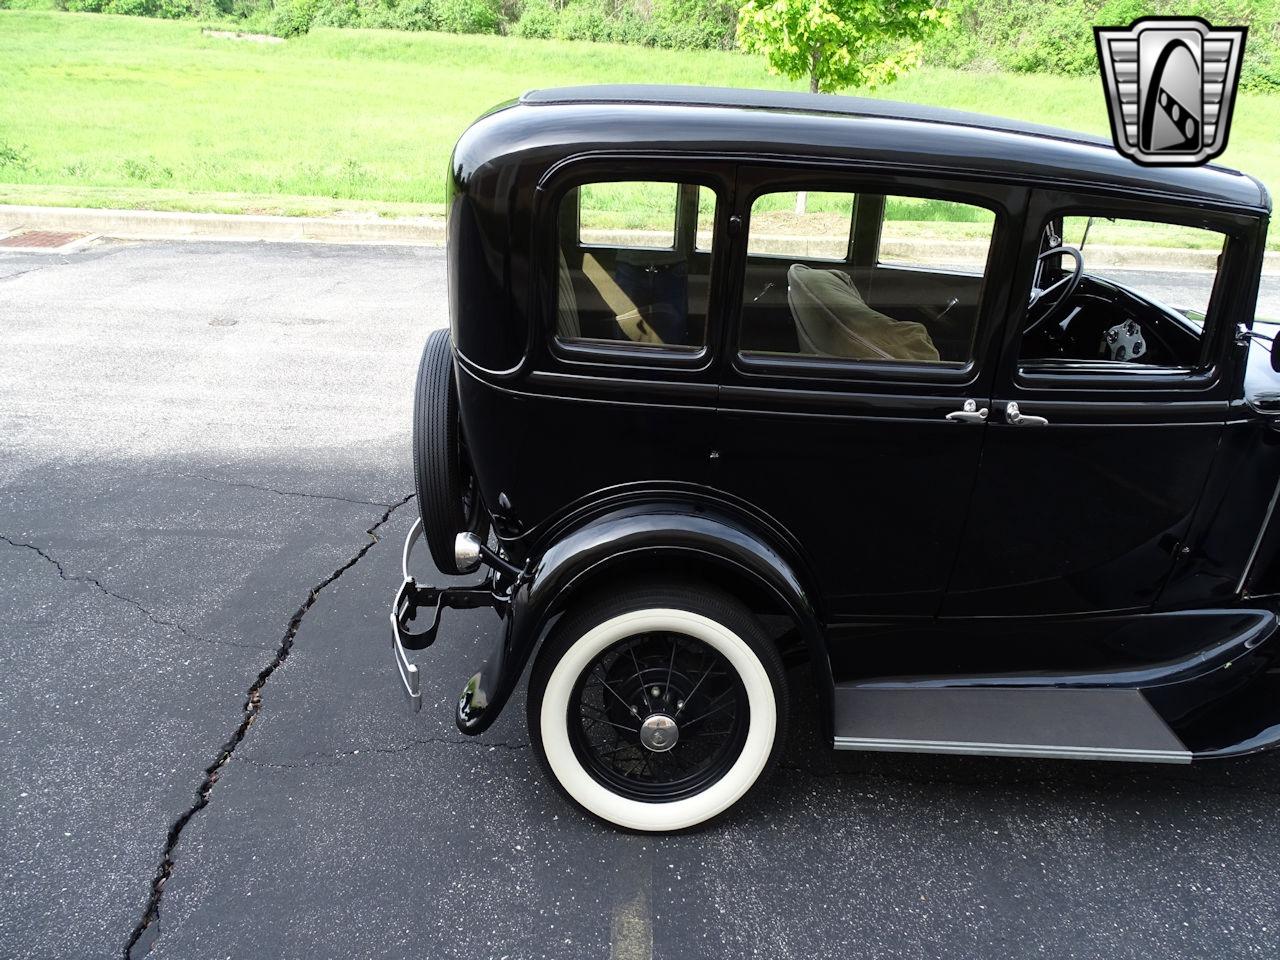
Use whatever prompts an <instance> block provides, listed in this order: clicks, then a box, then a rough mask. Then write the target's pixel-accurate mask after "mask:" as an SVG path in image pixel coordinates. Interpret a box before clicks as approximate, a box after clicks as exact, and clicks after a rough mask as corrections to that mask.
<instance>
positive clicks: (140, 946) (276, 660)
mask: <svg viewBox="0 0 1280 960" xmlns="http://www.w3.org/2000/svg"><path fill="white" fill-rule="evenodd" d="M412 499H413V494H409V495H408V496H406V497H405V498H404V499H403V500H400V501H399V502H397V503H393V504H388V505H387V509H386V511H385V512H384V513H383V514H382V516H381V517H379V518H378V520H377V521H376V522H375V523H374V524H373V526H371V527H369V529H368V530H366V531H365V535H366V536H368V538H369V542H368V543H366V544H364V545H363V546H362V547H360V549H359V550H357V551H356V552H355V553H354V554H353V555H352V556H351V558H350V559H348V560H347V561H346V562H345V563H343V564H342V565H341V566H339V567H338V568H337V569H335V570H334V571H333V572H332V573H331V574H329V575H328V576H327V577H325V578H324V579H323V580H321V581H320V582H319V583H317V584H316V585H315V586H313V587H311V588H310V589H309V590H308V591H307V598H306V599H305V600H304V601H303V602H302V605H301V606H299V607H298V609H297V610H296V611H294V614H293V616H292V617H291V618H290V619H289V625H288V626H287V627H286V628H285V632H284V636H283V637H281V638H280V645H279V647H277V648H276V653H275V656H274V657H272V659H271V662H270V663H268V664H267V665H266V666H265V667H263V668H262V670H261V671H260V672H259V673H258V676H257V679H255V680H254V681H253V683H252V684H251V685H250V686H249V690H248V693H247V695H246V697H245V702H244V707H243V716H242V717H241V719H240V723H239V725H238V726H237V727H236V729H235V730H234V731H233V732H232V734H231V737H230V739H228V740H227V742H226V743H224V744H223V745H222V748H221V749H220V750H219V751H218V755H217V757H216V758H215V759H214V761H213V763H211V764H210V765H209V766H208V767H206V768H205V772H204V779H203V780H202V781H201V782H200V786H199V787H197V788H196V794H195V799H194V801H193V802H192V804H191V806H190V807H188V808H187V809H186V810H185V811H183V813H182V815H181V816H179V817H178V819H177V820H175V821H174V822H173V825H172V826H171V827H170V828H169V836H168V839H167V840H166V842H165V846H164V856H163V857H162V858H161V860H160V865H159V866H158V867H157V868H156V875H155V879H154V880H152V882H151V895H150V896H149V897H148V899H147V905H146V908H145V909H144V910H143V913H142V917H141V919H140V920H139V921H138V924H137V926H135V927H134V928H133V932H132V933H131V934H130V935H129V941H128V943H126V944H125V947H124V953H123V957H124V960H137V958H138V957H142V956H145V955H146V954H147V953H148V952H150V950H151V948H152V947H153V946H155V942H156V940H157V939H158V938H159V936H160V901H161V898H162V897H163V896H164V887H165V884H166V883H168V881H169V878H170V877H171V876H173V870H174V863H175V860H174V858H175V852H176V849H177V846H178V842H179V840H181V839H182V832H183V830H185V829H186V826H187V824H188V823H190V822H191V818H192V817H194V816H195V815H196V814H197V813H199V812H200V811H201V810H203V809H204V808H205V807H206V806H208V805H209V798H210V796H211V795H212V793H213V788H214V786H215V785H216V784H217V782H218V778H219V776H221V774H222V769H223V768H224V767H225V766H226V765H227V764H228V763H229V762H230V760H231V757H232V754H234V753H235V751H236V748H237V747H239V746H240V744H241V743H242V742H243V741H244V738H245V737H246V736H247V735H248V733H249V728H250V727H251V726H252V725H253V721H254V720H256V719H257V717H258V714H259V713H260V712H261V711H262V688H263V687H265V686H266V685H267V681H268V680H270V679H271V676H272V674H274V673H275V672H276V670H278V669H279V668H280V667H281V666H282V665H283V664H284V662H285V661H286V660H288V659H289V652H290V651H291V650H292V649H293V642H294V640H295V639H296V638H297V636H298V630H299V629H301V627H302V619H303V617H305V616H306V615H307V611H309V610H310V609H311V608H312V607H313V606H314V605H315V602H316V599H317V598H318V597H319V595H320V593H321V591H323V590H324V589H325V587H327V586H329V584H331V583H333V582H334V581H335V580H337V579H338V578H339V577H341V576H342V575H343V574H345V573H346V572H347V571H348V570H350V569H351V568H352V567H354V566H355V565H356V564H357V563H359V562H360V561H361V560H362V559H364V556H365V554H367V553H368V552H369V551H370V550H372V549H373V547H374V545H375V544H377V543H378V541H379V538H378V530H379V529H380V528H381V527H382V526H383V525H384V524H386V523H387V521H389V520H390V519H391V515H392V514H393V513H395V512H396V510H398V509H399V508H400V507H403V506H404V505H405V504H406V503H408V502H409V501H410V500H412Z"/></svg>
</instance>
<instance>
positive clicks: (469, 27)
mask: <svg viewBox="0 0 1280 960" xmlns="http://www.w3.org/2000/svg"><path fill="white" fill-rule="evenodd" d="M435 15H436V20H437V22H438V23H439V25H440V29H441V30H444V31H446V32H448V33H497V32H498V29H499V27H500V26H501V25H502V17H501V14H500V10H499V5H498V0H438V2H437V3H436V5H435Z"/></svg>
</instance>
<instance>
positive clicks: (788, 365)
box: [724, 163, 1027, 392]
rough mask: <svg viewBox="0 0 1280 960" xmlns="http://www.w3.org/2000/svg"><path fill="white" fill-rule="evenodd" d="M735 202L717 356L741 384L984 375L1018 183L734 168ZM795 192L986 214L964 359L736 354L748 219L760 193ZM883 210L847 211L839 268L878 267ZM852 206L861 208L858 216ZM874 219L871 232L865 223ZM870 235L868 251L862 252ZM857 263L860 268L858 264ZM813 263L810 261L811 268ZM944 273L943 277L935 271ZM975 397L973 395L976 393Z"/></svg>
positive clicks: (1016, 228)
mask: <svg viewBox="0 0 1280 960" xmlns="http://www.w3.org/2000/svg"><path fill="white" fill-rule="evenodd" d="M739 176H740V178H741V179H740V181H739V193H740V194H741V196H740V198H739V199H738V200H737V201H735V215H737V216H740V217H741V218H742V226H741V234H740V236H741V240H740V242H739V243H737V244H736V247H737V248H738V249H737V252H736V254H735V263H734V274H733V278H732V280H731V281H730V285H729V286H728V288H727V289H728V292H727V293H726V308H725V309H726V310H727V311H730V312H731V313H732V321H731V323H729V324H728V330H727V339H726V342H725V347H724V349H725V354H726V357H728V358H729V361H730V363H731V364H732V366H733V368H734V369H735V370H736V371H738V372H739V373H741V374H743V375H744V376H746V377H748V378H758V379H761V380H763V379H765V378H771V379H777V378H785V379H796V380H801V381H806V382H813V383H814V385H815V386H817V385H820V382H822V381H825V382H827V383H829V384H831V385H840V386H843V387H849V386H873V388H874V385H884V386H886V387H887V386H889V385H891V384H899V385H900V384H934V385H946V384H951V385H956V384H968V383H973V382H976V381H977V380H979V379H980V377H981V376H982V371H983V369H984V368H987V369H989V368H990V366H991V364H989V363H987V360H988V356H987V354H988V353H989V351H990V348H991V344H992V342H993V341H994V340H995V338H996V336H997V334H998V332H999V331H1000V329H1001V328H1002V324H1003V319H1004V315H1005V312H1006V302H1007V301H1006V296H1005V294H1006V293H1007V289H1008V282H1007V278H1005V277H1002V276H997V275H996V271H995V270H994V265H995V264H997V263H999V262H1001V260H1002V259H1003V258H1004V257H1006V256H1012V255H1014V254H1015V251H1016V248H1015V247H1014V244H1015V243H1016V242H1018V241H1019V240H1020V239H1021V232H1022V231H1021V226H1022V225H1021V215H1020V214H1021V210H1020V206H1021V204H1022V203H1023V202H1025V197H1026V194H1027V188H1026V187H1025V186H1023V185H1020V184H1002V183H1000V182H998V181H995V180H983V179H981V178H970V177H964V176H954V177H952V176H943V175H932V176H929V175H926V176H921V175H919V174H916V175H898V174H893V173H886V172H882V171H877V170H866V169H853V170H851V169H850V167H849V165H848V164H847V163H845V164H839V165H836V164H830V165H828V164H822V163H812V164H796V163H789V164H787V166H786V168H785V169H778V168H776V167H770V166H769V165H766V164H763V163H762V164H759V165H758V166H753V167H751V168H748V167H746V166H743V167H740V168H739ZM796 190H811V191H815V192H833V193H852V194H855V195H856V196H861V195H863V194H867V195H875V196H879V197H885V198H887V197H891V196H905V197H919V198H922V199H935V200H950V201H953V202H956V203H965V204H969V205H972V206H976V207H981V208H983V209H986V210H989V211H991V213H992V214H993V220H992V224H991V242H990V244H989V245H988V248H987V260H986V264H985V267H984V269H983V271H982V275H981V277H982V280H981V288H980V290H979V294H978V305H977V311H978V312H977V317H976V321H975V327H974V334H973V340H972V347H971V349H970V357H969V359H968V360H967V361H966V362H965V363H963V364H955V363H916V362H911V361H902V360H892V361H882V360H857V359H843V358H838V357H818V356H811V355H807V354H768V353H764V352H763V351H743V350H742V349H741V348H740V344H739V338H740V335H741V327H742V308H743V303H742V298H743V283H744V279H745V270H746V264H747V261H748V260H749V259H752V258H751V257H750V255H749V254H748V253H747V247H748V244H749V238H750V235H751V220H750V213H751V208H752V206H753V204H754V203H755V201H756V199H757V198H758V197H760V196H762V195H765V194H768V193H779V192H787V191H792V192H794V191H796ZM884 206H885V205H884V204H883V203H877V204H873V205H869V206H868V205H865V204H863V205H859V204H856V203H855V205H854V229H853V236H852V238H851V250H850V258H849V260H847V261H845V262H846V263H847V264H848V265H849V266H850V267H851V268H853V269H860V268H861V267H862V266H863V265H864V263H865V265H867V266H869V267H872V268H878V265H877V263H876V261H877V258H878V255H879V240H880V229H881V226H882V225H883V219H884ZM860 207H867V208H868V209H866V210H865V211H864V212H863V215H862V216H859V210H860ZM871 215H874V217H875V224H874V229H872V226H873V225H872V224H869V223H868V221H867V218H868V217H869V216H871ZM871 236H874V238H875V242H874V246H870V247H868V248H864V247H862V246H861V244H863V243H866V241H867V240H869V239H870V237H871ZM864 257H865V261H864ZM815 262H818V261H815ZM881 269H891V270H894V269H896V270H911V269H912V268H911V267H905V266H897V265H886V266H885V267H883V268H881ZM942 272H945V271H942ZM976 392H980V391H976Z"/></svg>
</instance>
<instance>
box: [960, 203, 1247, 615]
mask: <svg viewBox="0 0 1280 960" xmlns="http://www.w3.org/2000/svg"><path fill="white" fill-rule="evenodd" d="M1241 223H1242V222H1237V221H1236V220H1235V219H1234V218H1232V217H1231V216H1230V215H1229V214H1225V213H1224V214H1220V215H1215V214H1212V213H1209V212H1205V211H1199V210H1189V209H1186V208H1179V207H1176V206H1171V205H1161V204H1151V203H1143V202H1140V201H1134V200H1128V199H1126V200H1121V199H1115V198H1109V197H1101V196H1088V195H1074V194H1066V193H1058V192H1038V193H1036V194H1033V198H1032V203H1031V208H1030V210H1029V213H1028V218H1027V224H1028V230H1027V234H1026V236H1025V238H1024V245H1023V250H1022V253H1021V255H1020V259H1019V265H1018V271H1017V276H1018V281H1017V282H1018V283H1019V284H1020V288H1019V289H1020V290H1021V291H1022V292H1021V294H1020V296H1021V297H1025V298H1026V299H1022V300H1021V301H1020V302H1021V303H1023V304H1025V303H1027V302H1028V300H1029V299H1031V298H1030V296H1028V295H1027V291H1029V290H1031V289H1033V286H1034V285H1035V274H1036V271H1037V257H1038V256H1039V255H1040V254H1041V253H1042V252H1043V251H1044V250H1045V249H1046V247H1047V246H1053V245H1059V246H1060V245H1062V244H1063V243H1066V244H1067V245H1068V246H1078V244H1079V243H1080V239H1082V238H1084V237H1087V242H1086V243H1085V244H1084V246H1083V249H1082V250H1081V255H1082V264H1083V269H1082V271H1081V280H1080V283H1079V286H1078V287H1077V288H1076V289H1075V291H1074V292H1072V293H1071V294H1070V296H1068V297H1066V298H1065V299H1063V300H1062V302H1061V304H1058V305H1055V304H1054V303H1053V302H1051V301H1052V299H1053V298H1054V297H1055V296H1059V295H1060V294H1061V293H1065V292H1066V291H1067V290H1068V289H1069V288H1070V286H1071V281H1072V278H1073V276H1074V273H1075V271H1074V269H1073V267H1074V262H1073V259H1074V258H1073V256H1071V255H1065V256H1064V255H1062V254H1053V255H1049V256H1046V257H1041V259H1040V263H1041V267H1040V270H1041V271H1042V275H1041V277H1040V282H1039V284H1038V286H1039V287H1041V288H1043V287H1045V286H1050V285H1051V284H1052V283H1054V282H1056V281H1061V283H1062V284H1064V286H1061V287H1059V288H1058V291H1056V292H1055V291H1054V290H1053V289H1052V288H1051V289H1050V292H1049V293H1048V294H1047V295H1046V297H1045V298H1044V299H1043V300H1042V301H1040V302H1038V303H1037V304H1036V306H1035V307H1033V308H1018V309H1014V310H1013V311H1011V314H1012V320H1011V323H1010V325H1009V328H1008V330H1007V331H1006V335H1005V338H1004V350H1003V351H1002V356H1001V361H1000V364H999V369H998V371H997V374H996V379H995V384H994V393H993V400H992V404H991V417H990V423H989V425H988V428H987V435H986V439H985V444H984V449H983V454H982V463H981V468H980V469H979V471H978V480H977V485H976V487H975V490H974V498H973V506H972V509H971V510H970V513H969V520H968V524H967V527H966V529H965V533H964V537H963V540H962V542H961V545H960V549H959V552H958V555H957V558H956V567H955V572H954V575H953V577H952V580H951V585H950V588H949V591H948V595H947V598H946V601H945V604H944V607H943V614H944V615H945V616H948V617H958V616H1024V615H1025V616H1038V615H1044V614H1073V613H1087V612H1102V611H1133V610H1143V609H1147V608H1149V607H1150V606H1151V605H1152V604H1153V602H1154V601H1155V600H1156V599H1157V598H1158V596H1159V594H1160V590H1161V588H1162V586H1163V584H1164V582H1165V580H1166V578H1167V577H1168V575H1169V572H1170V570H1171V568H1172V566H1173V563H1174V562H1175V558H1176V557H1178V556H1179V555H1180V554H1182V553H1184V552H1190V551H1191V550H1192V549H1193V547H1194V545H1193V544H1189V543H1188V542H1187V532H1188V530H1189V529H1190V525H1191V521H1192V518H1193V514H1194V512H1195V510H1196V506H1197V503H1198V502H1199V499H1200V496H1201V493H1202V490H1203V488H1204V484H1205V481H1206V478H1207V476H1208V473H1209V470H1210V467H1211V465H1212V463H1213V460H1214V457H1215V455H1216V453H1217V450H1218V445H1219V441H1220V438H1221V436H1222V431H1223V428H1224V423H1225V421H1226V417H1227V411H1228V398H1229V395H1230V387H1231V372H1230V370H1229V365H1228V362H1227V361H1228V357H1229V355H1230V351H1229V350H1228V349H1227V348H1228V345H1229V343H1230V341H1231V338H1232V333H1233V329H1234V324H1233V323H1231V322H1230V319H1229V318H1230V317H1231V316H1232V315H1233V314H1234V313H1235V306H1234V303H1235V298H1236V297H1238V296H1239V295H1240V291H1239V290H1236V289H1233V288H1232V284H1230V283H1224V282H1222V278H1223V277H1224V276H1225V275H1226V273H1225V270H1226V267H1227V266H1228V265H1229V263H1230V260H1231V258H1232V256H1233V251H1234V250H1236V249H1237V245H1238V244H1239V243H1240V242H1242V240H1241V238H1240V236H1239V235H1238V233H1237V230H1238V229H1239V227H1240V226H1241ZM1064 236H1065V239H1064ZM1046 312H1048V313H1046ZM1041 320H1046V321H1047V322H1043V323H1041V322H1040V321H1041Z"/></svg>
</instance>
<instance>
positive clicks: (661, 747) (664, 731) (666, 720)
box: [633, 713, 680, 753]
mask: <svg viewBox="0 0 1280 960" xmlns="http://www.w3.org/2000/svg"><path fill="white" fill-rule="evenodd" d="M633 722H634V721H633ZM679 739H680V727H679V726H677V725H676V722H675V720H673V719H671V717H669V716H667V715H666V714H665V713H654V714H651V715H650V716H648V717H645V719H644V722H643V723H641V724H640V742H641V743H642V744H643V745H644V746H645V748H646V749H648V750H652V751H653V752H654V753H665V752H666V751H668V750H670V749H671V748H672V747H674V746H675V745H676V741H677V740H679Z"/></svg>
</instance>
